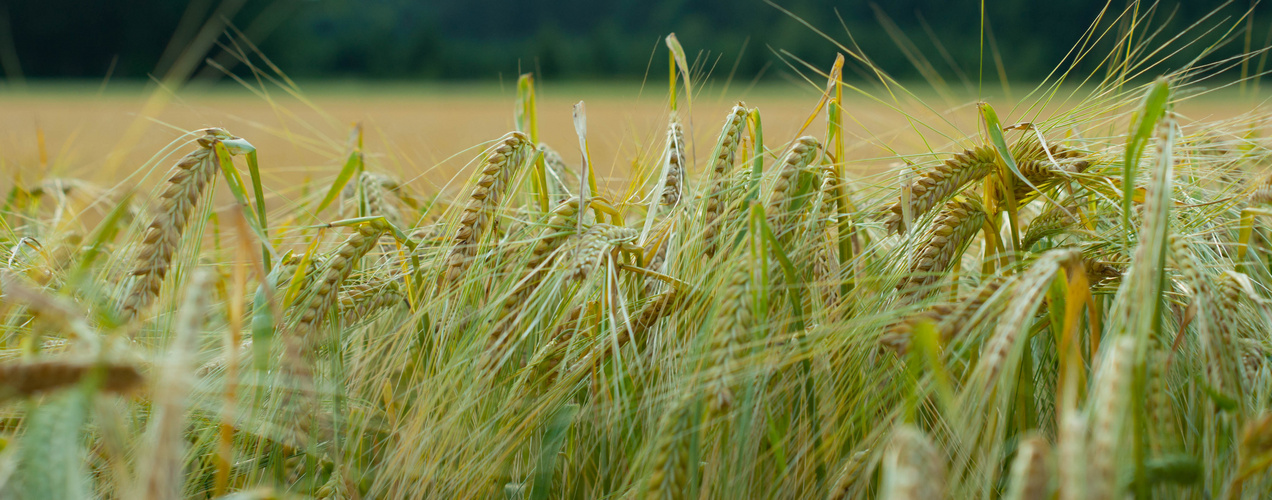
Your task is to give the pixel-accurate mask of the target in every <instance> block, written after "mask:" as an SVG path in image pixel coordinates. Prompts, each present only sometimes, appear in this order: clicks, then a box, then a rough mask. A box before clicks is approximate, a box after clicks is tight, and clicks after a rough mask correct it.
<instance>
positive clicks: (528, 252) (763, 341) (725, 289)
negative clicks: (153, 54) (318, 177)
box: [0, 9, 1272, 499]
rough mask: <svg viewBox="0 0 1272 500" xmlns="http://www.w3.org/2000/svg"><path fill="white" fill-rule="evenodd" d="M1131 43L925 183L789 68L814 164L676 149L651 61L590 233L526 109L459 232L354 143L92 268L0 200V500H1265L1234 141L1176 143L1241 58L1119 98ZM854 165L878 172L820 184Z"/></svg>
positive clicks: (903, 155) (904, 154) (678, 53)
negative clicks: (1191, 103)
mask: <svg viewBox="0 0 1272 500" xmlns="http://www.w3.org/2000/svg"><path fill="white" fill-rule="evenodd" d="M1150 11H1151V9H1150ZM1122 15H1123V16H1127V17H1128V18H1134V20H1135V21H1137V22H1138V21H1144V22H1147V16H1148V13H1145V12H1139V11H1138V10H1135V9H1130V10H1128V11H1127V12H1125V13H1123V14H1122ZM1132 24H1133V25H1136V26H1138V24H1137V23H1132ZM1240 24H1241V23H1240V22H1236V25H1240ZM1137 35H1140V33H1139V32H1133V33H1132V32H1128V33H1122V34H1119V35H1116V36H1117V37H1118V38H1117V39H1118V41H1119V43H1120V45H1119V47H1120V48H1119V51H1120V52H1119V54H1125V55H1126V56H1118V57H1113V58H1110V59H1108V60H1107V61H1106V63H1105V66H1103V67H1102V68H1101V70H1102V71H1104V72H1105V73H1106V75H1107V76H1105V77H1100V76H1099V74H1098V73H1097V74H1095V75H1093V76H1092V78H1091V79H1089V80H1088V81H1087V82H1086V83H1085V85H1082V86H1079V87H1076V89H1077V90H1073V92H1075V94H1074V95H1073V96H1070V97H1067V98H1062V97H1061V96H1060V92H1062V91H1068V89H1073V88H1075V87H1068V86H1063V87H1062V86H1060V84H1061V83H1068V82H1067V81H1066V80H1065V79H1066V78H1069V75H1068V73H1067V72H1064V71H1061V72H1058V74H1060V75H1061V76H1058V77H1056V78H1053V79H1052V80H1049V81H1048V82H1045V83H1044V84H1043V85H1041V86H1040V87H1039V88H1038V91H1036V92H1034V93H1033V94H1031V96H1030V97H1029V99H1030V100H1026V101H1024V102H1023V104H1022V105H1021V106H1020V107H1017V108H1015V109H1012V110H1005V111H1004V112H1003V113H1002V114H999V112H1000V110H996V109H995V108H994V107H993V106H991V105H989V104H988V103H979V104H978V106H977V107H976V109H977V110H978V114H977V116H976V120H975V121H971V120H970V118H968V120H969V121H968V122H967V123H960V122H954V121H953V120H955V119H954V118H949V119H948V120H950V121H948V122H945V123H942V122H940V121H939V120H942V119H933V120H932V121H924V120H925V119H924V118H921V117H919V116H917V115H906V116H905V117H906V118H907V120H908V121H909V123H911V125H912V126H913V127H914V130H915V131H916V132H919V135H921V136H923V137H924V140H925V142H926V144H927V145H928V150H927V151H917V152H915V151H896V150H893V149H892V148H891V146H889V145H887V144H886V142H883V140H882V139H879V137H878V136H875V137H869V138H857V137H850V136H849V133H848V132H847V129H846V127H845V125H844V122H845V118H846V117H851V113H852V109H851V98H852V94H853V92H857V93H860V96H861V97H864V98H870V99H875V100H877V101H879V102H884V103H888V104H889V105H890V106H893V107H894V109H896V110H897V111H898V112H899V113H900V112H902V111H901V110H902V109H903V107H902V103H903V102H913V101H914V100H916V99H918V98H917V97H916V96H915V94H913V93H911V92H909V91H908V90H906V89H905V88H904V87H902V86H899V85H898V84H897V82H895V81H892V80H891V79H889V78H888V77H887V76H886V75H884V74H882V73H877V75H878V77H879V78H880V86H879V88H881V89H883V90H882V91H881V92H878V93H875V92H873V91H872V90H870V88H869V87H866V86H855V85H852V84H851V82H845V81H844V80H843V79H842V71H843V67H844V66H843V65H844V58H842V57H841V58H840V59H839V60H838V61H836V62H835V63H834V65H832V66H831V67H830V69H829V70H827V71H824V72H822V71H820V70H818V69H817V68H818V66H817V65H814V64H810V65H808V66H806V68H807V69H809V70H811V72H812V73H820V74H821V77H822V78H825V80H826V83H825V84H824V85H823V84H822V83H821V81H818V82H816V86H817V87H818V88H819V89H824V92H823V97H822V99H821V101H820V102H818V103H816V104H815V106H811V107H812V108H813V109H814V110H815V111H814V112H813V113H812V116H810V118H809V123H812V122H813V121H815V120H826V122H827V127H826V130H827V131H828V133H827V136H826V137H812V136H803V134H797V136H798V137H786V138H776V140H774V139H775V138H773V137H771V136H769V137H766V136H765V135H764V133H763V128H762V121H761V116H762V113H761V111H760V110H758V109H749V108H746V107H745V105H744V104H740V103H739V104H738V106H737V107H735V108H733V109H731V110H730V111H729V112H728V114H727V115H725V116H718V117H706V116H702V115H692V109H691V103H692V100H691V98H689V97H685V98H684V99H683V100H680V101H677V99H676V98H675V96H676V95H677V94H679V93H681V92H683V93H684V96H692V95H693V89H694V88H695V85H694V83H699V84H700V83H701V82H693V81H691V79H696V78H697V77H696V76H694V75H693V74H692V71H691V70H690V66H689V65H688V64H687V62H686V61H685V56H684V53H685V52H684V50H683V49H682V48H680V45H679V42H678V41H676V39H675V38H674V36H673V37H668V39H667V45H668V48H669V49H670V50H669V53H670V55H669V68H670V72H671V78H670V79H669V83H670V85H669V92H670V95H671V96H672V97H671V98H670V99H669V102H670V103H671V109H670V110H669V121H668V123H670V125H669V128H668V129H666V132H665V136H666V138H667V140H666V143H665V144H664V145H662V146H663V147H662V149H661V151H662V153H661V154H657V153H655V154H650V155H646V157H645V158H646V159H647V160H648V161H647V164H641V165H637V168H636V175H634V176H633V179H635V180H633V183H632V184H631V185H630V186H629V187H628V188H627V189H626V190H625V192H622V193H617V192H608V191H600V190H598V188H597V184H596V182H595V181H596V173H595V169H594V164H593V163H592V162H591V160H590V158H588V152H587V146H586V144H587V142H586V138H585V133H586V112H585V108H584V107H583V106H582V105H580V106H576V108H575V112H576V124H577V125H578V130H579V134H580V148H579V149H580V150H579V151H577V152H575V153H573V154H571V153H557V151H558V150H559V151H562V152H566V151H571V150H572V149H571V148H567V147H566V145H561V144H558V145H554V146H556V147H557V148H559V149H557V150H554V149H552V148H550V147H549V146H548V145H546V144H539V143H538V142H537V141H538V138H537V136H538V132H537V130H536V127H537V125H536V124H537V120H536V113H537V110H536V109H535V106H536V104H535V103H536V100H535V87H534V85H535V82H534V80H533V78H529V77H527V78H523V79H522V80H521V81H520V82H519V85H518V100H517V102H516V103H509V104H510V108H513V109H514V110H515V112H514V115H515V122H516V123H517V124H518V127H519V130H514V131H501V130H495V131H491V137H492V142H491V143H489V144H484V145H481V146H480V147H478V148H476V149H474V151H476V150H481V152H480V153H479V154H478V155H477V156H476V157H475V158H474V159H473V162H474V164H475V165H476V166H477V171H476V172H475V173H474V174H473V175H472V177H471V178H470V179H468V181H467V182H466V184H465V185H464V186H463V188H462V190H460V191H456V192H455V193H414V192H412V191H411V188H410V185H409V183H406V182H402V181H399V180H396V179H394V178H393V177H392V176H391V175H390V174H389V173H388V172H387V171H385V169H383V168H382V166H381V165H377V164H376V162H375V161H374V160H373V159H371V157H368V156H366V155H364V152H363V146H362V141H361V133H362V132H361V129H358V130H356V131H355V135H354V136H353V137H354V138H355V139H354V140H353V141H351V144H350V148H349V149H350V151H349V154H348V159H347V161H346V162H345V164H344V167H343V168H342V169H341V170H340V172H339V173H337V174H336V175H335V177H334V180H333V181H331V182H330V184H326V185H321V186H311V187H310V188H308V189H307V192H308V193H309V194H308V195H304V196H299V197H293V198H290V199H289V198H288V197H286V196H282V195H279V194H278V193H281V192H284V191H282V190H279V191H274V190H273V189H274V188H275V187H274V186H268V185H263V184H264V182H263V181H262V178H261V175H260V167H259V166H258V165H257V157H256V154H255V149H254V148H252V147H251V145H250V144H249V142H250V140H251V137H250V136H247V135H250V134H245V139H240V138H238V137H235V136H233V135H230V134H229V133H228V132H225V131H221V130H216V129H209V130H199V131H196V132H192V133H191V135H190V136H189V139H190V144H188V149H189V150H191V151H192V152H191V153H190V155H189V156H187V157H186V159H184V160H181V161H180V162H178V163H177V165H176V166H175V167H174V170H173V174H171V175H170V178H171V179H172V180H171V181H170V182H169V184H171V186H169V187H165V188H161V189H158V190H156V191H155V193H154V195H153V196H148V195H145V194H137V195H134V196H123V197H120V196H119V194H118V193H105V194H99V195H98V198H97V200H98V201H99V202H100V203H103V204H107V206H108V207H109V209H108V210H107V211H106V212H105V214H104V216H103V217H101V220H100V222H98V223H97V225H96V228H95V229H94V230H93V231H92V232H91V233H90V234H87V235H77V234H70V232H69V231H68V230H67V229H65V226H64V224H61V223H60V222H59V221H62V220H65V219H66V218H68V217H75V216H77V215H79V212H80V211H82V210H83V208H82V206H81V205H79V204H72V203H68V202H67V199H68V198H67V197H66V196H60V195H58V193H65V190H62V189H58V190H55V189H51V188H50V187H49V186H43V185H39V184H20V185H18V186H15V188H14V189H13V190H12V191H11V192H10V193H8V195H7V197H6V199H5V200H4V205H3V207H2V208H0V215H2V216H3V219H2V220H3V222H4V223H3V226H2V227H0V244H3V248H4V249H5V253H4V254H3V257H4V262H5V267H6V270H4V271H3V281H0V283H2V285H0V286H3V288H2V289H0V291H2V293H3V298H4V301H3V302H0V322H2V326H0V358H2V359H3V360H2V361H0V398H3V400H2V401H0V414H2V417H3V425H0V493H2V494H3V496H5V497H16V498H81V497H106V498H171V497H174V496H181V497H194V498H209V497H223V498H275V497H289V498H290V497H297V498H299V497H316V498H617V497H621V498H631V497H643V498H694V497H696V498H768V497H774V498H823V497H824V498H874V497H887V498H934V497H940V496H948V497H951V498H973V497H974V498H1000V497H1006V498H1053V497H1057V496H1058V497H1059V498H1075V499H1077V498H1125V497H1126V496H1127V495H1128V494H1133V495H1134V496H1136V497H1145V498H1146V497H1169V498H1261V497H1265V496H1266V495H1267V494H1268V493H1269V492H1272V478H1270V477H1269V475H1268V474H1267V468H1268V467H1269V465H1272V444H1270V443H1272V424H1270V423H1269V422H1272V417H1269V415H1270V413H1269V398H1270V397H1272V393H1270V390H1272V389H1270V387H1272V386H1269V383H1270V382H1272V379H1270V376H1269V367H1268V364H1267V362H1266V360H1267V353H1268V352H1269V351H1268V350H1269V348H1272V338H1269V336H1268V333H1267V332H1269V331H1272V328H1269V327H1270V326H1272V322H1270V321H1269V319H1270V318H1269V314H1270V313H1272V310H1269V304H1270V303H1272V302H1270V300H1272V289H1270V288H1269V287H1270V286H1272V272H1270V271H1269V258H1272V253H1270V252H1269V248H1272V247H1270V246H1269V242H1272V236H1269V233H1268V231H1267V226H1266V220H1265V218H1264V217H1262V216H1264V215H1268V214H1269V213H1272V212H1269V211H1268V208H1267V207H1266V200H1265V198H1266V196H1264V195H1263V194H1264V191H1266V188H1265V187H1261V186H1264V184H1262V183H1261V182H1256V180H1257V179H1262V178H1263V175H1264V172H1263V171H1264V170H1265V168H1266V165H1267V164H1268V162H1269V161H1272V155H1270V154H1269V149H1268V145H1267V144H1266V140H1265V139H1264V138H1263V137H1262V135H1261V134H1262V132H1263V131H1262V129H1261V128H1260V127H1261V126H1262V120H1264V119H1265V118H1266V115H1265V114H1263V113H1264V112H1263V111H1262V110H1258V109H1256V110H1253V111H1251V112H1250V113H1248V114H1245V115H1241V116H1239V117H1236V118H1232V119H1225V120H1215V121H1207V120H1197V119H1193V118H1190V117H1188V116H1184V115H1183V114H1181V113H1180V112H1179V110H1178V108H1177V105H1178V104H1179V103H1181V102H1184V101H1186V100H1188V99H1192V98H1194V97H1195V96H1196V95H1199V94H1203V93H1205V88H1206V87H1203V85H1210V86H1217V85H1223V84H1224V83H1223V82H1220V81H1218V80H1217V79H1218V78H1219V77H1218V76H1215V75H1223V74H1226V73H1223V71H1222V70H1225V69H1228V68H1229V67H1235V65H1239V64H1242V63H1243V62H1244V61H1246V60H1248V59H1250V58H1255V57H1258V56H1259V54H1258V53H1249V54H1246V55H1245V56H1243V58H1242V59H1240V60H1220V61H1211V60H1210V59H1207V58H1206V57H1204V54H1203V57H1199V58H1198V59H1197V60H1196V61H1194V62H1192V63H1190V64H1188V65H1186V66H1184V67H1182V68H1179V69H1176V70H1173V71H1169V72H1164V73H1163V74H1160V75H1156V78H1155V79H1152V80H1148V79H1147V77H1148V76H1152V75H1154V73H1155V72H1156V66H1155V64H1156V59H1154V57H1156V52H1155V50H1154V49H1155V48H1157V47H1159V46H1160V47H1166V46H1169V43H1166V42H1163V41H1161V40H1157V41H1154V40H1153V39H1152V37H1148V38H1147V39H1144V38H1142V37H1140V36H1137ZM1202 35H1204V34H1202ZM1202 35H1197V38H1196V39H1197V40H1199V41H1197V42H1193V43H1195V44H1199V46H1200V48H1201V49H1202V50H1201V52H1203V53H1207V52H1209V51H1210V49H1211V48H1213V47H1215V46H1218V43H1221V42H1222V38H1223V37H1220V38H1221V40H1220V42H1215V45H1210V46H1207V45H1205V44H1206V43H1208V42H1205V41H1204V40H1205V39H1204V38H1203V37H1202ZM1096 36H1101V35H1099V34H1098V33H1096V30H1095V28H1093V30H1092V32H1091V33H1090V37H1092V38H1093V37H1096ZM1110 36H1113V35H1110ZM1153 43H1157V44H1160V45H1153ZM843 50H844V52H845V54H847V55H848V57H849V58H851V59H852V60H855V61H857V62H859V63H862V64H866V65H868V64H869V63H868V59H867V58H866V57H864V55H863V54H859V53H856V52H853V51H851V50H849V49H848V48H847V47H844V48H843ZM1081 50H1083V49H1082V46H1080V47H1079V51H1081ZM1258 76H1261V75H1253V76H1251V77H1252V78H1257V77H1258ZM1243 78H1244V76H1243ZM275 81H279V82H289V81H287V80H285V79H281V78H280V79H277V80H275ZM1141 81H1142V82H1143V83H1140V82H1141ZM280 85H283V86H284V88H285V89H286V90H288V91H290V92H295V91H297V89H295V88H294V87H293V86H292V84H290V83H280ZM697 88H701V85H697ZM845 89H848V90H849V92H848V93H849V96H848V98H845V95H844V90H845ZM1079 92H1080V93H1081V94H1077V93H1079ZM677 102H680V103H682V104H683V105H682V106H681V105H677ZM920 104H921V105H923V106H927V105H928V104H926V103H922V102H921V101H920ZM933 106H935V105H933ZM823 111H824V114H823ZM937 116H951V115H937ZM954 116H957V115H954ZM695 119H696V124H695V121H694V120H695ZM1007 120H1019V121H1020V123H1016V124H1014V125H1013V124H1010V123H1011V122H1010V121H1007ZM695 126H698V127H708V128H711V129H713V130H714V129H715V127H717V126H719V127H721V128H720V130H721V132H720V136H719V138H717V139H715V140H713V141H712V142H711V143H710V144H699V145H698V146H701V147H699V148H695V147H694V144H692V138H693V134H692V133H691V132H692V128H693V127H695ZM960 130H977V132H975V133H962V132H958V131H960ZM505 132H506V133H505ZM684 132H690V133H684ZM651 133H653V134H656V135H658V136H663V135H664V131H663V130H659V131H655V132H651ZM858 140H859V141H861V142H860V143H856V142H855V141H858ZM787 141H789V142H787ZM867 146H870V147H875V146H877V147H879V148H882V149H883V150H887V151H890V153H888V156H887V157H886V158H884V159H883V161H889V162H895V163H896V164H897V165H898V166H897V167H896V168H894V169H891V170H888V171H884V172H877V173H872V174H869V175H862V176H854V175H849V174H848V173H847V172H849V171H850V170H849V169H848V168H846V167H849V166H851V165H850V164H849V162H848V160H847V159H846V158H847V151H849V150H851V149H853V148H865V147H867ZM181 149H182V150H185V149H187V147H186V146H183V147H182V148H181ZM695 152H698V153H702V152H710V153H709V156H705V157H704V156H698V154H697V153H695ZM235 155H239V157H235ZM570 158H581V159H582V160H583V161H582V162H579V163H577V164H576V165H581V166H577V167H576V166H573V165H571V164H570ZM192 168H198V169H202V170H199V171H198V172H199V173H198V175H199V177H198V178H197V181H198V182H197V186H196V185H195V184H192V182H193V181H190V179H192V178H193V177H192V175H193V174H191V171H192V170H191V169H192ZM218 173H219V174H224V175H219V179H221V180H218V179H217V178H218V175H217V174H218ZM643 174H644V175H643ZM897 179H900V180H901V182H899V183H898V182H896V180H897ZM27 182H34V183H38V182H40V180H38V179H37V180H31V179H27ZM265 188H270V193H273V194H272V195H266V194H265V193H266V189H265ZM65 189H76V188H75V187H74V186H69V185H68V186H66V188H65ZM217 190H228V191H229V192H230V193H231V194H232V195H233V197H234V200H235V203H233V204H231V205H228V206H226V207H223V208H215V207H213V206H212V205H211V204H210V203H209V202H208V199H209V198H211V197H213V196H214V191H217ZM160 250H162V252H160ZM160 253H161V254H162V255H160ZM159 257H162V258H159ZM139 293H141V294H143V296H142V297H141V298H140V299H139V298H137V297H138V294H139ZM41 373H43V374H44V375H40V374H41ZM139 374H140V376H139ZM143 376H144V378H145V382H144V383H139V382H138V380H139V379H140V378H141V377H143ZM137 385H142V386H143V387H142V388H141V389H136V388H135V387H134V386H137Z"/></svg>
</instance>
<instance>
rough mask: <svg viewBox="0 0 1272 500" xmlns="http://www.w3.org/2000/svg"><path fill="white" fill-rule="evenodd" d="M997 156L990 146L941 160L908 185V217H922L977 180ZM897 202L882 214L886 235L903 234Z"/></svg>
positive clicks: (902, 219)
mask: <svg viewBox="0 0 1272 500" xmlns="http://www.w3.org/2000/svg"><path fill="white" fill-rule="evenodd" d="M997 158H998V156H997V153H995V152H994V148H993V147H992V146H978V147H976V148H974V149H968V150H964V151H963V152H962V153H959V154H956V155H954V157H953V158H950V159H948V160H945V162H944V163H942V164H940V165H937V166H935V167H933V168H931V169H929V170H928V171H926V172H923V173H922V174H920V175H919V177H918V178H917V179H915V180H913V181H912V182H910V184H909V186H907V188H908V189H909V190H910V214H911V216H912V217H914V218H916V219H917V218H919V217H922V216H923V214H926V213H928V211H929V210H931V209H932V208H934V207H936V205H937V204H938V203H941V202H942V201H945V200H946V199H948V198H950V197H952V196H954V195H956V194H958V193H959V192H960V191H961V190H962V188H963V186H964V185H967V184H968V183H971V182H974V181H977V180H980V179H982V178H984V177H985V176H987V175H989V174H990V172H993V171H994V168H995V167H994V165H995V163H994V162H995V161H997ZM902 203H903V202H902V200H898V201H897V202H896V203H894V204H892V205H891V206H889V207H888V208H887V210H886V211H885V214H886V217H885V221H884V227H886V228H887V230H888V232H889V233H899V232H902V231H906V230H907V229H908V228H907V227H905V221H904V218H903V216H904V207H903V205H902Z"/></svg>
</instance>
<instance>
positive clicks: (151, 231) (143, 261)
mask: <svg viewBox="0 0 1272 500" xmlns="http://www.w3.org/2000/svg"><path fill="white" fill-rule="evenodd" d="M202 132H203V134H204V135H202V136H200V137H199V138H198V139H197V142H198V144H199V149H197V150H195V151H193V152H191V153H190V154H187V155H186V156H185V157H184V158H182V159H181V161H178V162H177V165H176V166H175V167H173V169H172V175H171V176H170V177H169V178H168V187H167V188H166V189H164V191H163V193H161V194H160V195H159V199H160V203H159V207H158V209H157V210H156V214H155V218H154V220H153V221H151V222H150V225H148V226H146V233H145V236H143V237H142V243H141V250H140V251H139V252H138V253H137V257H136V260H137V264H136V266H134V267H133V270H132V272H131V273H130V274H131V275H132V276H133V282H132V286H131V287H129V289H128V292H127V294H126V295H125V296H124V299H123V302H122V303H121V304H120V307H119V313H120V316H121V319H122V320H124V321H131V320H133V319H136V318H137V317H138V316H139V315H140V314H141V312H142V310H144V309H145V308H147V307H149V306H150V305H151V304H152V303H153V302H154V300H155V299H156V298H157V297H158V296H159V289H160V287H162V286H163V280H164V277H165V276H167V274H168V268H169V267H171V265H172V260H173V258H174V257H175V256H176V253H177V247H178V245H180V243H181V236H182V234H184V233H185V229H186V226H187V225H189V223H190V218H191V216H192V215H193V214H194V211H195V208H196V207H197V206H198V204H199V200H200V199H201V198H202V196H203V192H204V190H205V189H206V188H207V186H208V184H210V183H211V182H212V181H213V180H214V179H216V176H217V174H218V173H219V172H220V171H221V167H220V165H219V164H218V159H217V157H216V151H215V149H216V145H217V144H218V143H227V141H235V143H242V139H240V138H238V137H234V136H233V135H230V133H229V132H226V131H224V130H221V129H217V128H210V129H204V130H203V131H202ZM227 149H228V150H229V151H230V152H231V153H235V152H239V151H241V147H240V146H237V145H235V147H227Z"/></svg>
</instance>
